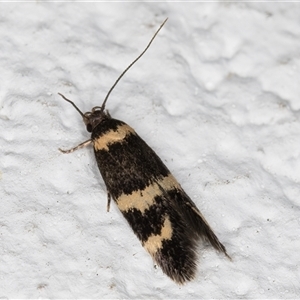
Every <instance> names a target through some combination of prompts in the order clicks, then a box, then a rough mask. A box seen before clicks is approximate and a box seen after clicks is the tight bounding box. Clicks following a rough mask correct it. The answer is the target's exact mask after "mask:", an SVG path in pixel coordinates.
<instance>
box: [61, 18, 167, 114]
mask: <svg viewBox="0 0 300 300" xmlns="http://www.w3.org/2000/svg"><path fill="white" fill-rule="evenodd" d="M167 20H168V18H166V19H165V20H164V22H163V23H162V24H161V25H160V27H159V28H158V30H157V31H156V32H155V34H154V35H153V37H152V39H151V40H150V42H149V43H148V45H147V47H146V48H145V50H144V51H143V52H142V53H141V54H140V55H139V56H138V57H137V58H136V59H135V60H134V61H133V62H132V63H131V64H130V65H129V66H128V67H127V68H126V69H125V70H124V71H123V73H122V74H121V75H120V76H119V78H118V79H117V80H116V82H115V83H114V84H113V86H112V87H111V88H110V90H109V92H108V93H107V95H106V97H105V99H104V101H103V104H102V106H101V111H102V112H103V111H104V109H105V104H106V101H107V99H108V97H109V95H110V93H111V92H112V90H113V89H114V88H115V86H116V85H117V83H118V82H119V81H120V79H121V78H122V77H123V76H124V75H125V73H126V72H127V71H128V70H129V69H130V68H131V67H132V66H133V65H134V64H135V63H136V62H137V61H138V60H139V59H140V58H141V57H142V56H143V55H144V53H145V52H146V51H147V50H148V48H149V47H150V45H151V44H152V42H153V40H154V39H155V37H156V36H157V34H158V33H159V31H160V30H161V29H162V27H163V26H164V25H165V23H166V22H167ZM65 100H66V99H65ZM67 101H68V100H67Z"/></svg>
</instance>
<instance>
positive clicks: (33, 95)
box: [0, 1, 300, 299]
mask: <svg viewBox="0 0 300 300" xmlns="http://www.w3.org/2000/svg"><path fill="white" fill-rule="evenodd" d="M166 17H168V18H169V20H168V22H167V23H166V25H165V27H164V28H163V29H162V31H161V32H160V33H159V35H158V37H157V38H156V40H155V41H154V43H153V44H152V46H151V48H150V49H149V51H148V52H147V53H146V54H145V56H144V57H143V58H142V59H141V60H140V61H139V62H138V63H137V64H136V65H135V66H134V67H133V68H132V69H131V70H130V71H129V72H128V73H127V74H126V76H125V77H124V78H123V79H122V81H121V82H120V83H119V84H118V85H117V87H116V89H115V90H114V91H113V93H112V94H111V96H110V98H109V101H108V103H107V108H108V109H109V111H110V113H111V115H112V116H113V117H114V118H117V119H121V120H123V121H125V122H126V123H128V124H130V125H131V126H132V127H133V128H135V130H136V131H137V132H138V134H139V135H140V136H141V137H142V138H143V139H144V140H145V141H146V142H147V143H148V144H149V145H150V146H151V147H152V148H153V149H154V150H155V151H156V152H157V154H158V155H159V156H160V157H161V158H162V159H163V161H165V163H166V164H167V166H168V167H169V169H170V170H171V171H172V173H173V175H174V176H175V177H176V178H177V179H178V181H179V182H180V183H181V185H182V186H183V187H184V189H185V190H186V192H187V193H188V194H189V195H190V197H191V198H192V199H193V201H194V202H195V203H196V204H197V206H198V207H199V209H200V210H201V211H202V213H203V214H204V216H205V217H206V218H207V220H208V222H209V223H210V225H211V227H212V228H213V229H214V231H215V233H216V234H217V235H218V237H219V239H220V240H221V241H222V242H223V243H224V245H225V246H226V247H227V251H228V253H229V254H230V255H231V256H232V258H233V261H232V262H230V261H229V260H228V259H227V258H226V257H225V256H224V255H221V254H218V253H216V252H215V251H214V250H213V249H212V248H211V247H209V246H208V245H205V244H202V245H201V244H200V245H199V267H198V274H197V277H196V279H195V280H194V281H192V282H191V283H188V284H186V285H184V286H177V285H176V284H175V283H174V282H172V281H171V280H170V279H169V278H168V277H167V276H165V275H164V274H163V273H162V272H161V270H160V269H159V268H155V267H154V265H153V262H152V260H151V257H150V256H149V255H148V254H147V253H146V251H145V250H144V249H143V248H142V246H141V245H140V242H139V240H138V239H137V238H136V237H135V235H134V234H133V232H132V230H131V229H130V227H129V226H128V225H127V223H126V221H125V219H124V218H123V217H122V215H121V213H120V212H119V211H118V209H117V207H116V205H115V204H114V203H112V205H111V210H110V212H109V213H107V212H106V203H107V196H106V190H105V185H104V183H103V181H102V179H101V177H100V174H99V171H98V169H97V166H96V164H95V158H94V155H93V150H92V149H91V147H87V148H85V149H81V150H78V151H76V152H74V153H72V154H68V155H66V154H62V153H60V152H59V151H58V148H59V147H62V148H65V149H67V148H71V147H73V146H76V145H77V144H79V143H80V142H83V141H85V140H87V139H88V138H89V136H90V135H89V133H87V132H86V130H85V127H84V125H83V123H82V120H81V117H80V115H79V114H78V113H77V112H76V110H75V109H74V108H73V107H72V106H71V105H70V104H68V103H67V102H65V101H63V100H62V99H61V98H60V97H59V96H58V95H57V93H58V92H60V93H63V94H64V95H65V96H66V97H68V98H70V99H72V100H73V101H74V102H75V103H76V104H77V105H78V107H79V108H80V109H82V110H83V111H84V112H86V111H89V110H91V108H92V107H93V106H97V105H98V106H99V105H101V103H102V101H103V99H104V98H105V95H106V93H107V92H108V90H109V88H110V87H111V86H112V84H113V83H114V81H115V80H116V79H117V77H118V76H119V74H120V73H121V72H122V71H123V70H124V69H125V68H126V67H127V65H128V64H129V63H130V62H132V61H133V60H134V59H135V58H136V57H137V56H138V55H139V54H140V53H141V52H142V50H143V49H144V47H145V46H146V44H147V43H148V42H149V40H150V38H151V37H152V35H153V34H154V32H155V31H156V30H157V28H158V27H159V25H160V24H161V22H162V21H163V20H164V19H165V18H166ZM299 20H300V4H299V3H226V2H219V3H166V2H162V3H146V2H142V3H112V4H108V3H45V2H42V1H35V2H32V3H26V4H25V3H1V4H0V49H1V53H0V126H1V131H0V155H1V156H0V157H1V159H0V178H1V179H0V201H1V202H0V203H1V204H0V207H1V210H0V298H1V299H6V298H39V297H41V298H45V297H47V298H153V299H154V298H155V299H164V298H169V299H177V298H178V299H179V298H194V299H195V298H247V299H249V298H261V299H262V298H268V299H271V298H297V297H299V294H300V288H299V282H300V266H299V261H300V254H299V253H300V252H299V251H300V226H299V225H300V214H299V212H300V210H299V203H300V197H299V196H300V188H299V179H300V162H299V154H300V138H299V134H300V99H299V94H300V80H299V78H300V76H299V71H300V52H299V49H300V21H299Z"/></svg>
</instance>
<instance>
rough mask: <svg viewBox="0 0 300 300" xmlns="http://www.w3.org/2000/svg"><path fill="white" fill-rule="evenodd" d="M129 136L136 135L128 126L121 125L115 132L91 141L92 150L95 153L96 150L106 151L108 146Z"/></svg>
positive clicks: (109, 132)
mask: <svg viewBox="0 0 300 300" xmlns="http://www.w3.org/2000/svg"><path fill="white" fill-rule="evenodd" d="M129 134H136V133H135V131H134V130H133V129H132V128H131V127H130V126H128V125H127V124H123V125H121V126H119V127H118V128H117V130H110V131H108V132H106V133H105V134H104V135H102V136H100V137H98V138H97V139H95V140H93V144H94V148H95V150H96V151H98V150H106V151H108V147H109V145H111V144H114V143H120V142H122V141H123V140H124V138H125V137H126V136H127V135H129Z"/></svg>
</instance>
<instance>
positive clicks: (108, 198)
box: [106, 192, 111, 212]
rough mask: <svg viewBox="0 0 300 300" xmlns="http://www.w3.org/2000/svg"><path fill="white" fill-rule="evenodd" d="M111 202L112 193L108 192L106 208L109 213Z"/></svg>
mask: <svg viewBox="0 0 300 300" xmlns="http://www.w3.org/2000/svg"><path fill="white" fill-rule="evenodd" d="M110 200H111V196H110V193H109V192H107V206H106V209H107V212H109V209H110Z"/></svg>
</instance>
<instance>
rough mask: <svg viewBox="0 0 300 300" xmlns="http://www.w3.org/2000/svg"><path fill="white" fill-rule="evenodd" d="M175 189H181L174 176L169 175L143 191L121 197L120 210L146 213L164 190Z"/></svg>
mask: <svg viewBox="0 0 300 300" xmlns="http://www.w3.org/2000/svg"><path fill="white" fill-rule="evenodd" d="M174 188H177V189H181V187H180V185H179V183H178V182H177V180H176V179H175V178H174V176H173V175H172V174H169V175H168V176H167V177H164V178H162V179H161V180H159V181H157V182H154V183H152V184H150V185H148V186H147V187H146V188H145V189H143V190H139V191H134V192H132V193H131V194H129V195H127V194H122V195H120V196H119V197H118V198H117V204H118V208H119V209H120V210H121V211H123V212H127V211H129V210H130V209H133V208H135V209H137V210H139V211H141V212H142V213H144V212H145V210H146V209H148V208H149V207H150V206H152V205H153V204H155V202H154V199H155V197H156V196H160V195H162V194H163V190H165V191H168V190H172V189H174Z"/></svg>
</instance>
